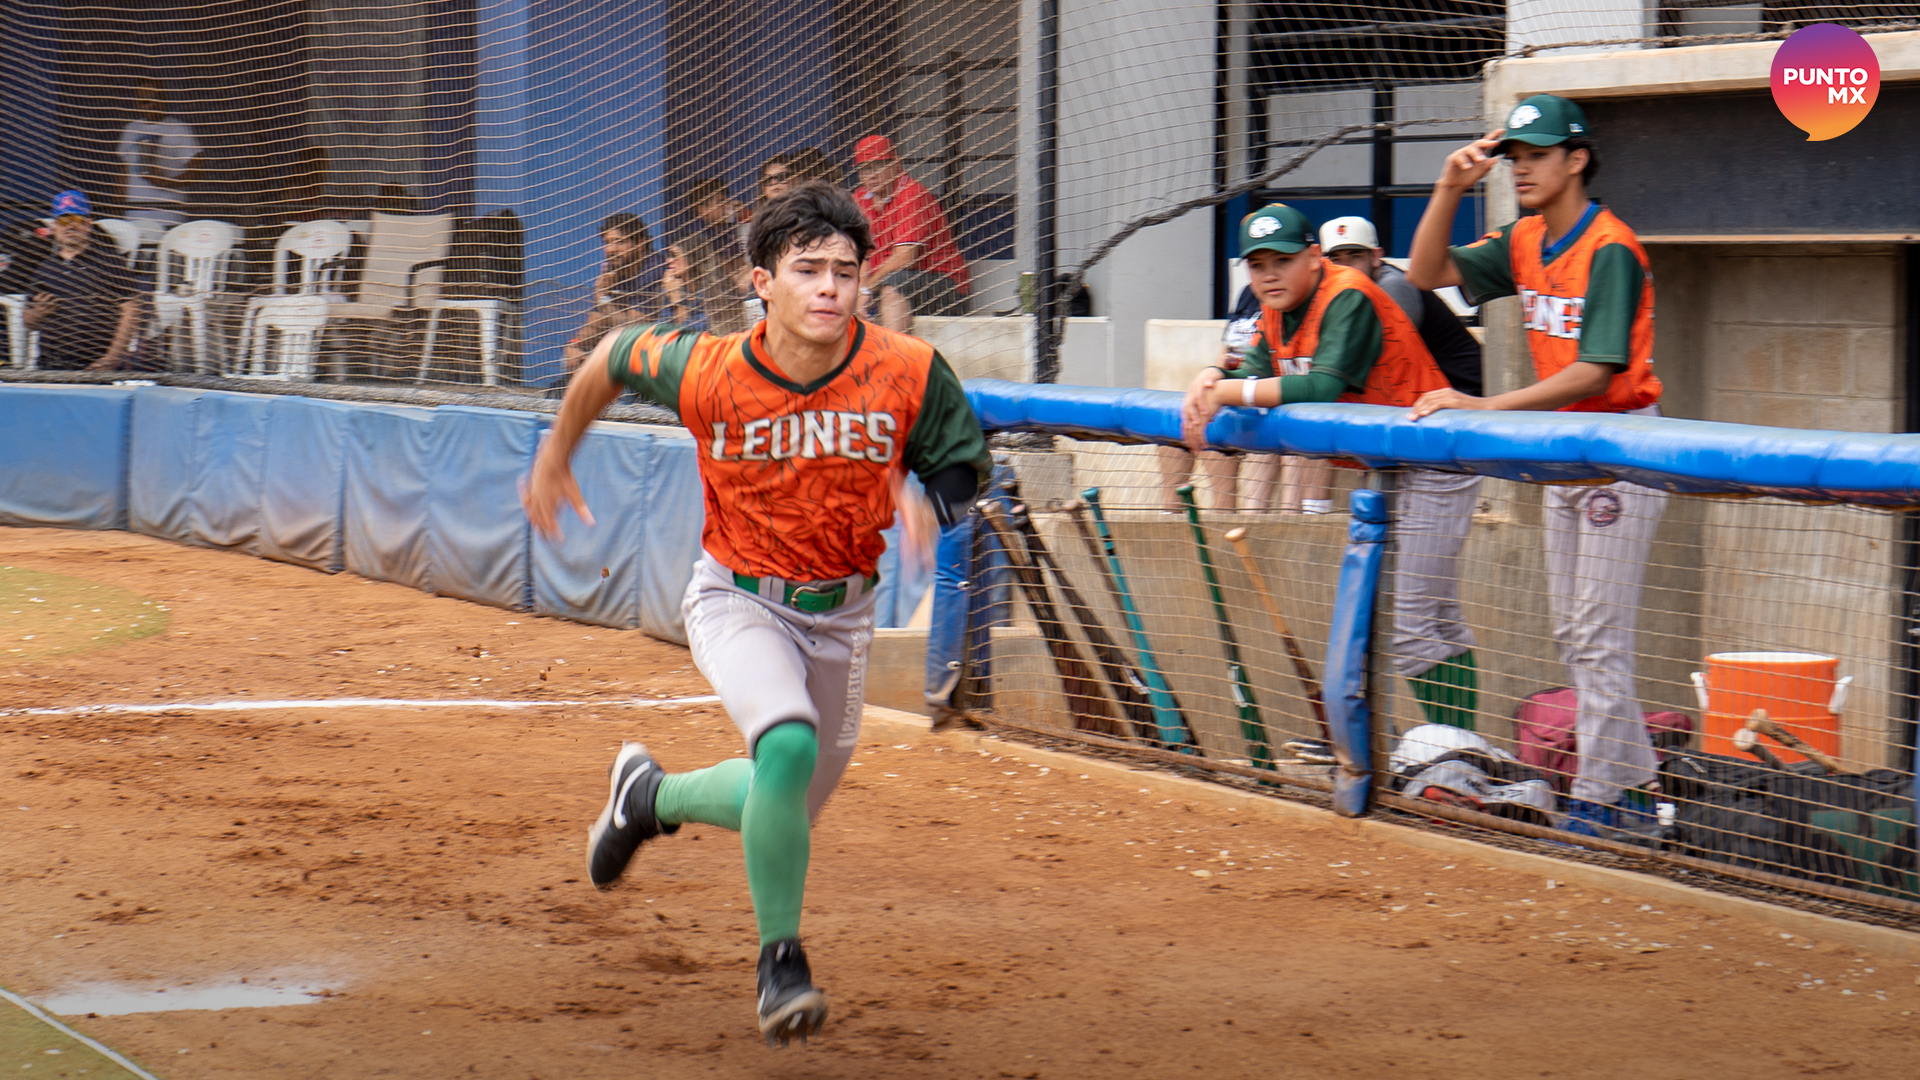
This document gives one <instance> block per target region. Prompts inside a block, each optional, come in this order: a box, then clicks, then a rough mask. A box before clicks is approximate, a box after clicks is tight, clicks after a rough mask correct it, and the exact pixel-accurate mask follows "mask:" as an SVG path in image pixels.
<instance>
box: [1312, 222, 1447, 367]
mask: <svg viewBox="0 0 1920 1080" xmlns="http://www.w3.org/2000/svg"><path fill="white" fill-rule="evenodd" d="M1320 250H1322V251H1324V252H1326V253H1327V258H1328V259H1330V260H1332V261H1334V262H1337V263H1339V264H1340V265H1342V266H1351V267H1353V268H1354V269H1355V270H1358V271H1360V272H1361V273H1363V274H1365V275H1367V276H1368V277H1370V278H1372V279H1373V280H1374V284H1376V285H1379V286H1380V287H1381V288H1382V289H1385V290H1387V295H1388V296H1391V297H1393V302H1394V303H1396V304H1399V305H1400V310H1402V311H1404V312H1406V313H1407V318H1409V319H1412V320H1413V325H1414V326H1416V327H1418V328H1419V330H1420V340H1421V341H1424V342H1426V343H1427V351H1428V352H1430V353H1432V354H1433V362H1434V363H1436V364H1439V365H1440V374H1442V375H1445V376H1446V377H1447V383H1448V384H1449V385H1451V386H1452V387H1453V388H1454V389H1455V390H1458V391H1460V392H1461V393H1463V394H1469V395H1472V396H1473V397H1479V396H1480V390H1481V387H1482V385H1483V376H1482V374H1481V362H1480V343H1479V342H1478V341H1475V340H1474V338H1473V335H1472V334H1471V333H1468V332H1467V327H1466V324H1465V323H1462V322H1461V321H1460V316H1458V315H1455V314H1454V313H1453V309H1452V308H1450V307H1448V306H1447V302H1446V301H1445V300H1442V299H1441V298H1440V297H1438V296H1436V295H1434V294H1433V293H1430V292H1427V291H1426V290H1425V289H1417V288H1415V287H1414V284H1413V282H1411V281H1408V280H1407V275H1406V274H1404V273H1402V272H1401V271H1400V268H1399V267H1397V266H1394V265H1393V264H1391V263H1389V262H1387V259H1386V255H1387V253H1386V251H1385V249H1383V248H1381V246H1380V234H1379V233H1378V232H1376V231H1375V230H1374V227H1373V222H1371V221H1368V220H1367V219H1366V218H1363V217H1343V218H1334V219H1333V220H1332V221H1329V222H1327V223H1326V224H1325V225H1322V226H1320Z"/></svg>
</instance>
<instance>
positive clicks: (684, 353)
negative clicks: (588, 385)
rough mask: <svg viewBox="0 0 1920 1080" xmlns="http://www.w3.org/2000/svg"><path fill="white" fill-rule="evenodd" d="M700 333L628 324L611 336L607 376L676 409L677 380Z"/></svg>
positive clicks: (659, 324) (684, 369)
mask: <svg viewBox="0 0 1920 1080" xmlns="http://www.w3.org/2000/svg"><path fill="white" fill-rule="evenodd" d="M700 337H701V335H700V334H698V333H695V332H694V331H691V330H681V329H678V328H676V327H672V326H669V325H667V324H666V323H654V324H652V325H640V326H629V327H627V328H626V329H624V330H622V331H620V336H619V337H617V338H614V339H613V352H612V353H611V354H609V355H608V357H607V375H608V376H610V377H611V378H612V379H613V381H614V382H616V383H619V384H620V385H622V386H625V387H628V388H629V389H631V390H632V391H633V392H634V393H635V394H638V395H639V396H640V397H642V398H645V399H646V400H648V401H651V402H653V403H654V404H655V405H663V406H665V407H667V408H669V409H672V410H673V411H674V412H676V413H677V412H679V411H680V383H681V382H682V380H684V379H685V378H686V375H687V365H688V364H689V363H690V362H691V361H692V359H693V347H694V346H695V345H697V344H699V343H700Z"/></svg>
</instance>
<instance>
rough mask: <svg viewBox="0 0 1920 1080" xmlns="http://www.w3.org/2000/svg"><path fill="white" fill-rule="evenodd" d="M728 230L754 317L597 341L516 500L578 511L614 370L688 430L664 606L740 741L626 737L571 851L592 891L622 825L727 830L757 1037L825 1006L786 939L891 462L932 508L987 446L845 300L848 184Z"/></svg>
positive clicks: (862, 241)
mask: <svg viewBox="0 0 1920 1080" xmlns="http://www.w3.org/2000/svg"><path fill="white" fill-rule="evenodd" d="M748 247H749V248H750V256H751V258H752V262H753V272H752V273H753V288H754V291H755V293H757V294H758V295H759V297H760V299H761V300H762V302H764V303H765V304H766V309H767V317H766V318H765V319H764V320H763V321H761V322H759V323H757V324H755V325H754V327H753V328H752V329H751V330H748V331H745V332H743V333H738V334H731V335H728V336H726V337H716V336H713V335H711V334H700V333H692V332H686V331H680V330H676V329H674V328H672V327H669V326H666V325H650V326H630V327H627V328H625V329H623V330H620V331H619V332H617V333H615V334H612V335H609V336H608V337H607V338H606V339H604V340H602V341H601V342H600V344H599V346H598V347H597V348H595V350H594V352H593V355H592V357H590V358H589V360H588V362H587V363H586V364H584V365H582V366H581V368H580V371H579V372H578V373H577V374H576V375H575V376H574V378H573V382H572V385H571V386H570V387H569V388H568V390H567V397H566V400H565V402H564V403H562V405H561V409H560V415H559V417H558V419H557V420H556V421H555V423H554V427H553V434H552V436H551V437H550V438H549V439H547V441H546V443H545V445H544V446H543V447H542V448H541V451H540V454H539V456H538V457H537V458H536V459H535V461H534V466H533V472H532V475H531V476H530V477H529V478H528V482H527V487H526V492H525V495H524V496H523V501H524V502H525V504H526V509H527V514H528V516H529V517H530V518H531V519H532V521H533V524H534V525H535V527H537V528H539V529H540V530H541V531H542V532H544V533H547V534H549V535H558V518H557V514H558V511H559V508H560V503H561V502H562V501H565V502H567V503H570V504H571V505H572V506H573V508H574V509H575V511H576V512H578V513H579V515H580V518H581V520H582V521H584V522H587V523H588V524H591V523H592V517H591V516H590V514H589V513H588V510H587V507H586V504H585V502H584V501H583V500H582V499H581V495H580V489H579V487H578V485H576V484H575V483H574V479H573V474H572V471H571V469H570V467H569V465H568V459H569V458H570V456H571V455H572V453H573V449H574V447H575V446H576V445H577V444H578V443H579V441H580V438H581V436H582V435H584V434H585V433H586V430H587V427H588V426H589V425H590V424H591V423H592V422H593V419H594V417H596V416H598V415H599V414H600V412H601V410H602V409H604V408H606V406H607V405H608V404H610V403H611V402H612V401H613V400H614V399H615V398H616V397H617V396H618V395H619V393H620V391H621V390H622V388H623V387H631V388H632V389H633V391H634V392H635V393H636V394H638V395H639V396H640V397H643V398H645V399H647V400H649V401H654V402H657V403H659V404H661V405H664V406H666V407H668V408H671V409H674V410H676V411H677V412H678V413H679V415H680V418H681V420H682V421H683V422H684V423H685V424H686V425H687V427H688V428H689V429H690V430H692V431H693V432H694V433H695V434H696V437H697V439H698V445H699V463H700V479H701V484H702V486H703V488H704V489H705V499H706V526H705V530H704V532H703V534H702V537H701V546H702V547H703V548H704V549H705V550H704V553H703V555H702V557H701V558H700V560H699V562H698V563H696V564H695V566H694V572H693V580H692V582H691V583H690V584H689V585H688V587H687V593H686V598H685V599H684V600H683V602H682V604H681V611H682V612H683V614H684V615H685V617H686V624H687V639H688V643H689V645H690V646H691V647H692V650H693V658H694V662H695V663H696V664H698V665H699V668H700V672H701V674H703V675H705V676H706V677H707V681H708V682H710V683H712V684H713V688H714V691H715V692H716V693H718V694H719V695H720V699H721V701H722V703H723V704H724V705H725V706H726V709H727V713H728V715H730V716H731V717H732V718H733V721H734V723H735V724H736V725H738V726H739V728H740V733H741V734H742V735H743V736H745V737H746V742H747V750H748V753H749V755H750V758H735V759H732V760H729V761H723V762H721V763H720V764H718V765H714V766H712V767H710V768H706V769H699V770H696V771H693V772H685V773H674V774H670V775H669V774H665V773H663V772H662V770H661V769H660V767H659V765H658V764H657V763H656V762H655V761H654V759H653V758H652V757H651V756H650V755H649V754H648V753H647V750H646V748H645V747H643V746H641V745H640V744H639V743H632V742H630V743H626V744H624V745H623V746H622V747H621V750H620V753H619V755H618V756H617V757H615V758H614V761H613V765H612V767H611V769H610V770H609V775H610V781H611V784H610V788H611V790H610V793H609V796H608V799H607V805H606V807H605V809H603V810H602V811H601V813H600V817H599V820H597V821H595V822H594V824H593V826H592V828H591V829H590V830H589V831H588V839H589V843H588V852H587V866H588V873H589V876H590V877H591V879H592V881H593V883H594V885H596V886H598V887H600V888H606V887H607V886H610V885H612V884H613V883H614V881H615V880H616V879H618V878H619V877H620V875H621V873H622V872H623V871H625V870H626V868H627V863H628V861H629V860H630V859H632V858H633V855H634V852H635V851H637V850H638V849H639V847H640V845H641V844H643V843H645V842H646V841H648V840H651V839H653V838H654V837H656V836H659V835H660V834H662V833H671V832H674V831H676V830H677V829H678V828H679V827H680V826H681V825H682V824H685V823H687V822H700V823H702V824H707V825H716V826H719V827H721V828H725V829H733V830H737V831H738V832H739V833H740V846H741V849H742V851H743V853H744V854H745V857H746V864H747V884H748V887H749V889H750V890H751V892H752V896H753V909H754V917H755V919H756V920H757V921H758V923H759V929H760V945H761V948H760V964H759V990H760V994H759V1015H760V1031H761V1034H762V1035H763V1036H765V1038H766V1040H767V1042H768V1044H769V1045H772V1044H773V1043H774V1041H775V1040H778V1041H779V1042H781V1043H782V1044H784V1043H785V1042H786V1041H787V1040H788V1039H789V1038H792V1037H796V1036H797V1037H799V1038H801V1039H805V1038H806V1037H808V1036H810V1035H812V1034H813V1033H814V1032H816V1031H818V1030H819V1028H820V1025H821V1024H822V1023H824V1022H825V1020H826V1014H827V999H826V996H825V995H824V994H822V993H821V992H820V991H819V990H817V989H815V988H814V986H813V980H812V974H811V972H810V970H809V969H808V966H807V959H806V953H805V952H804V951H803V950H802V949H801V946H800V903H801V897H802V895H803V893H804V892H805V889H806V880H807V859H808V851H809V846H808V845H809V841H808V833H809V829H810V826H811V822H812V819H813V818H814V817H815V816H817V815H818V814H819V813H820V808H821V807H822V806H823V805H824V804H825V803H826V801H827V797H828V796H829V795H830V794H832V792H833V789H834V786H835V785H836V784H838V783H839V781H840V774H841V773H842V772H843V771H845V769H846V766H847V761H848V759H849V758H850V757H851V756H852V754H853V749H854V746H855V745H856V743H857V742H858V739H859V734H860V713H861V707H862V705H863V699H864V696H865V691H866V666H867V648H868V645H869V643H870V642H871V641H872V640H873V609H874V592H873V589H874V586H875V585H877V584H878V583H879V578H878V575H877V574H876V573H875V569H874V568H875V564H876V563H877V561H878V560H879V557H880V553H881V552H882V551H883V550H884V549H885V548H886V541H885V539H883V538H882V537H881V535H880V532H881V530H882V529H885V528H886V527H887V526H888V525H890V524H891V523H892V521H893V516H894V505H893V496H892V492H891V485H890V483H889V474H891V473H893V472H895V471H897V470H902V469H912V470H913V471H914V473H915V474H917V475H918V476H919V477H920V479H921V482H922V483H923V484H924V485H925V487H926V491H927V493H928V496H929V498H930V499H931V500H932V502H933V505H934V510H935V513H936V514H937V515H938V516H939V518H940V521H941V523H942V524H943V525H945V524H950V523H952V522H953V521H955V520H958V519H959V518H960V517H961V516H963V515H964V514H965V513H966V512H967V508H968V507H969V506H970V505H971V504H972V502H973V498H974V495H975V493H976V492H977V491H978V489H979V482H980V478H981V476H982V475H983V474H984V473H985V472H986V470H987V469H988V468H989V467H990V465H991V461H990V459H989V457H988V454H987V445H986V439H985V437H984V436H983V435H982V433H981V430H980V424H979V421H977V420H976V419H975V418H974V415H973V410H972V409H971V408H970V407H969V406H968V404H967V399H966V395H965V394H964V393H963V392H962V391H961V389H960V381H959V379H958V378H956V377H955V376H954V374H953V371H952V369H951V368H949V367H948V366H947V363H946V361H945V360H944V359H942V358H941V357H940V354H939V353H937V352H935V351H934V350H933V348H932V346H930V345H928V344H926V343H925V342H923V341H920V340H918V339H915V338H910V337H907V336H905V335H903V334H895V333H892V332H890V331H888V330H885V329H883V328H881V327H878V326H875V325H873V324H871V323H868V322H866V321H865V320H863V319H859V318H856V317H855V311H856V308H857V306H858V303H859V297H860V274H861V266H862V264H864V263H865V262H866V260H867V257H868V255H869V254H871V252H872V247H873V239H872V235H871V234H870V233H869V232H868V228H867V219H866V217H865V215H863V214H862V213H861V212H860V208H859V207H858V206H857V205H855V203H854V201H853V198H852V197H851V196H849V195H847V194H846V193H845V192H843V191H841V190H840V189H838V188H836V187H834V186H832V185H830V184H827V183H824V182H819V181H815V182H810V183H806V184H802V185H800V186H798V187H796V188H795V189H794V190H793V191H791V192H790V193H789V194H787V195H785V196H783V197H782V198H779V199H776V200H773V201H772V202H770V203H768V204H767V205H766V206H765V207H763V208H761V210H760V212H759V213H758V214H757V215H756V216H755V217H754V221H753V230H752V233H751V236H750V239H749V243H748Z"/></svg>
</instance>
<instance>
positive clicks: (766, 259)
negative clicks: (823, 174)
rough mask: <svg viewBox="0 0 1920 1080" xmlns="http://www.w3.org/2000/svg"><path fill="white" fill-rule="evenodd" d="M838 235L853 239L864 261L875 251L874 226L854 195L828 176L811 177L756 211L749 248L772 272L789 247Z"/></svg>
mask: <svg viewBox="0 0 1920 1080" xmlns="http://www.w3.org/2000/svg"><path fill="white" fill-rule="evenodd" d="M835 236H844V237H846V238H847V239H848V240H851V241H853V248H854V251H855V252H856V253H858V256H859V259H860V261H861V262H862V263H864V262H866V261H867V256H868V255H870V254H872V252H873V230H872V229H871V228H870V227H869V226H868V225H867V215H865V214H863V213H861V212H860V205H859V204H858V203H856V202H854V201H853V196H851V195H849V194H847V193H846V192H845V191H843V190H842V189H841V188H839V187H838V186H836V185H834V184H830V183H827V182H826V181H824V180H808V181H806V182H805V183H803V184H801V185H800V186H799V187H796V188H794V189H793V190H792V191H789V192H787V193H786V194H785V195H782V196H780V197H779V198H778V199H775V200H773V201H772V202H770V203H768V204H767V205H765V206H763V207H761V208H760V212H759V213H757V214H755V215H753V231H752V232H750V233H749V234H748V235H747V251H748V253H749V254H750V255H752V256H753V265H755V266H758V267H760V268H761V269H763V270H766V271H767V272H768V273H772V272H773V268H774V264H775V263H778V262H779V261H780V256H782V255H785V254H786V253H787V252H788V251H791V250H793V249H795V248H806V247H811V246H812V245H814V244H816V243H819V242H820V241H822V240H826V239H829V238H831V237H835Z"/></svg>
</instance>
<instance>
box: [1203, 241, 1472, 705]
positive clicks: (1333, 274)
mask: <svg viewBox="0 0 1920 1080" xmlns="http://www.w3.org/2000/svg"><path fill="white" fill-rule="evenodd" d="M1240 254H1241V257H1242V258H1244V259H1246V261H1247V271H1248V274H1249V276H1250V278H1251V281H1252V287H1253V291H1254V292H1255V294H1257V295H1258V296H1259V297H1260V303H1261V304H1262V306H1263V309H1262V312H1261V316H1260V329H1259V331H1258V332H1257V333H1256V335H1255V337H1254V341H1253V344H1252V346H1251V347H1249V348H1248V349H1247V355H1246V359H1245V360H1244V361H1242V366H1241V370H1242V371H1243V372H1245V373H1246V374H1247V375H1248V376H1250V377H1248V378H1242V379H1228V378H1227V377H1226V372H1224V371H1223V370H1221V369H1220V368H1217V367H1214V368H1208V369H1206V370H1205V371H1202V372H1201V373H1200V375H1199V376H1198V377H1196V378H1195V379H1194V381H1193V383H1192V384H1191V385H1190V386H1188V388H1187V398H1186V402H1185V406H1184V410H1183V412H1184V421H1185V423H1184V427H1185V433H1186V437H1187V441H1188V443H1189V444H1190V445H1191V446H1192V447H1193V448H1194V449H1195V450H1196V451H1197V450H1199V449H1200V448H1201V447H1203V446H1205V445H1206V429H1207V423H1208V421H1210V420H1212V419H1213V414H1214V413H1215V412H1216V411H1218V410H1219V408H1220V407H1221V406H1223V405H1257V406H1263V407H1271V406H1275V405H1281V404H1287V403H1291V402H1298V401H1359V402H1365V403H1367V404H1371V405H1412V404H1413V403H1414V402H1415V401H1416V400H1420V398H1421V395H1423V394H1429V393H1430V392H1432V391H1435V390H1438V389H1440V388H1443V387H1446V386H1447V385H1448V383H1447V379H1446V376H1444V375H1443V374H1441V372H1440V368H1439V366H1438V365H1437V364H1435V363H1434V360H1433V355H1432V353H1430V352H1429V351H1428V350H1427V346H1426V344H1425V343H1424V342H1423V341H1422V340H1421V338H1420V334H1419V331H1418V330H1417V329H1416V328H1415V326H1414V324H1413V320H1412V319H1410V318H1408V316H1407V313H1406V312H1405V311H1403V310H1402V309H1401V307H1400V305H1399V304H1397V303H1395V302H1394V300H1393V298H1392V297H1390V296H1389V295H1388V294H1387V292H1386V290H1385V289H1382V288H1381V287H1380V286H1379V285H1378V284H1376V283H1375V282H1374V280H1373V278H1372V277H1370V276H1369V275H1367V274H1366V273H1363V272H1362V271H1359V270H1355V269H1353V268H1351V267H1348V266H1342V265H1340V264H1338V263H1336V262H1334V261H1332V260H1331V259H1327V258H1325V257H1323V256H1322V254H1321V248H1320V245H1319V244H1318V243H1316V242H1315V240H1314V234H1313V226H1312V225H1311V224H1310V223H1309V222H1308V221H1307V219H1306V216H1305V215H1304V214H1302V213H1300V211H1298V210H1296V209H1294V208H1293V207H1291V206H1287V205H1285V204H1283V203H1275V204H1273V205H1271V206H1267V207H1264V208H1262V209H1260V210H1259V211H1257V212H1255V213H1253V214H1249V215H1248V216H1247V218H1246V220H1245V221H1243V222H1242V223H1241V225H1240ZM1282 365H1286V366H1288V367H1291V368H1294V369H1296V370H1300V371H1303V372H1304V374H1298V375H1282V376H1280V377H1279V378H1273V377H1271V376H1272V375H1273V374H1274V371H1275V369H1276V368H1281V367H1282ZM1478 489H1479V478H1478V477H1471V476H1468V477H1463V476H1458V475H1454V474H1452V473H1440V472H1430V471H1427V470H1418V469H1417V470H1413V471H1411V472H1409V473H1408V474H1407V475H1406V476H1405V478H1404V480H1403V482H1402V484H1401V488H1400V490H1399V491H1398V492H1396V494H1395V498H1394V540H1395V545H1396V551H1397V554H1396V559H1397V560H1398V561H1397V564H1396V565H1397V569H1396V571H1395V576H1394V586H1395V587H1394V645H1395V649H1394V653H1395V658H1394V664H1395V670H1397V671H1398V672H1399V673H1400V674H1402V675H1404V676H1406V678H1407V679H1408V681H1409V682H1410V683H1411V684H1412V686H1413V689H1414V696H1415V697H1416V698H1417V699H1418V700H1419V701H1420V704H1421V708H1422V710H1423V711H1424V712H1425V713H1426V715H1427V718H1428V719H1429V720H1431V721H1433V722H1436V723H1449V724H1454V725H1455V726H1459V727H1466V728H1471V727H1473V726H1474V725H1473V715H1474V707H1475V704H1476V698H1475V697H1474V691H1475V689H1476V688H1477V686H1478V682H1477V674H1476V669H1475V668H1474V666H1473V651H1472V650H1473V646H1474V637H1473V631H1472V629H1470V628H1469V627H1468V626H1467V624H1466V622H1465V621H1464V620H1463V619H1462V618H1461V613H1460V582H1459V568H1458V560H1459V555H1460V549H1461V546H1462V545H1463V544H1464V543H1465V542H1466V535H1467V527H1468V526H1469V525H1470V524H1471V523H1472V520H1473V501H1474V496H1475V494H1476V493H1477V492H1478Z"/></svg>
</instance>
